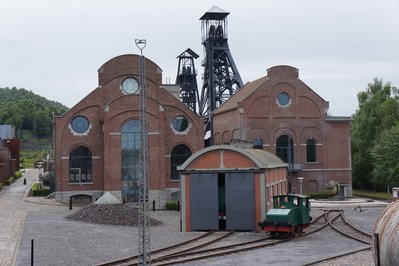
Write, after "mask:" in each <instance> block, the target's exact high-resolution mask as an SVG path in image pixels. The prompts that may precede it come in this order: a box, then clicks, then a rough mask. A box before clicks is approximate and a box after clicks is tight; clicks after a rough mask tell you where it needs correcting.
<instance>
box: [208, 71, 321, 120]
mask: <svg viewBox="0 0 399 266" xmlns="http://www.w3.org/2000/svg"><path fill="white" fill-rule="evenodd" d="M286 81H290V82H294V84H297V85H298V83H299V84H302V85H304V86H305V87H306V88H307V89H309V90H311V91H312V92H313V93H315V94H316V95H317V96H318V97H319V98H320V99H321V100H322V101H323V102H325V103H326V104H327V105H328V102H326V101H325V100H324V99H323V98H322V97H321V96H320V95H318V94H317V93H316V92H315V91H314V90H312V89H311V88H310V87H309V86H307V85H306V84H305V83H304V82H303V81H301V80H300V79H299V70H298V69H297V68H294V67H292V66H288V65H278V66H273V67H271V68H269V69H268V70H267V75H266V76H264V77H261V78H259V79H257V80H254V81H252V82H248V83H247V84H245V85H244V87H242V88H241V89H240V90H238V91H237V92H236V93H235V94H234V95H233V96H231V97H230V98H229V99H228V100H227V101H226V102H225V103H223V104H222V105H221V106H220V107H219V108H218V109H216V110H214V111H213V114H220V113H224V112H227V111H230V110H234V109H237V108H238V106H239V104H240V103H241V102H243V101H244V100H245V99H246V98H247V97H249V96H250V95H251V94H252V93H254V92H255V91H256V90H258V89H259V88H260V87H263V88H267V87H268V86H269V85H272V84H273V83H276V82H280V83H282V82H286Z"/></svg>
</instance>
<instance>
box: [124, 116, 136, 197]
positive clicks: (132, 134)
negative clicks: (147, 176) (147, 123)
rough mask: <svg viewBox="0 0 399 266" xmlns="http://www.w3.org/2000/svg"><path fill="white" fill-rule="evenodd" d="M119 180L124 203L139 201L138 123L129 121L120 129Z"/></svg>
mask: <svg viewBox="0 0 399 266" xmlns="http://www.w3.org/2000/svg"><path fill="white" fill-rule="evenodd" d="M121 133H122V136H121V141H122V143H121V170H122V171H121V173H122V176H121V179H122V198H123V199H124V200H125V201H126V202H138V200H139V186H138V179H139V171H140V168H139V166H140V122H139V120H129V121H127V122H126V123H125V124H124V125H123V127H122V132H121Z"/></svg>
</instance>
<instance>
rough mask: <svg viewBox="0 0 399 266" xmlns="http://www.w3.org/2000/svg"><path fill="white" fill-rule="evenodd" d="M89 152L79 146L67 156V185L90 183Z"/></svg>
mask: <svg viewBox="0 0 399 266" xmlns="http://www.w3.org/2000/svg"><path fill="white" fill-rule="evenodd" d="M91 171H92V159H91V152H90V150H89V149H88V148H86V147H84V146H79V147H77V148H76V149H74V150H73V151H72V152H71V153H70V154H69V183H91V182H93V179H92V176H91Z"/></svg>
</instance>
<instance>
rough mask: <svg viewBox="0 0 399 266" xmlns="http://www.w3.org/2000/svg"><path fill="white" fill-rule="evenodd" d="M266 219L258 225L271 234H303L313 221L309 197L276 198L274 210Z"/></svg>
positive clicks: (281, 196)
mask: <svg viewBox="0 0 399 266" xmlns="http://www.w3.org/2000/svg"><path fill="white" fill-rule="evenodd" d="M265 218H266V219H265V220H263V221H260V222H259V223H258V224H259V226H260V227H261V228H262V230H265V231H267V232H269V233H270V234H289V235H295V234H302V233H303V229H304V228H306V227H308V226H309V223H310V221H311V217H310V202H309V197H308V196H304V195H294V194H288V195H277V196H274V197H273V208H272V209H270V210H269V211H268V212H267V213H266V217H265Z"/></svg>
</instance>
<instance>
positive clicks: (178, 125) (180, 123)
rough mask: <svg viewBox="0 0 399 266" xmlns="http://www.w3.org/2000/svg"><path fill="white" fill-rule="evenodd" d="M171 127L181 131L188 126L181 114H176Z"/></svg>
mask: <svg viewBox="0 0 399 266" xmlns="http://www.w3.org/2000/svg"><path fill="white" fill-rule="evenodd" d="M173 128H174V129H175V130H176V131H178V132H183V131H184V130H186V129H187V128H188V121H187V118H185V117H184V116H182V115H179V116H176V117H175V119H174V120H173Z"/></svg>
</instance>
